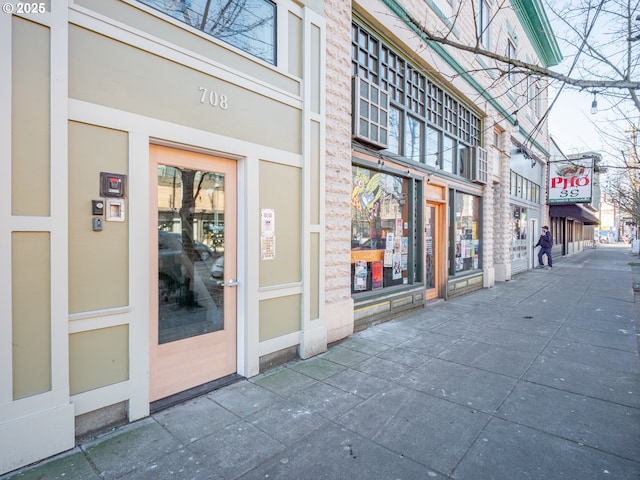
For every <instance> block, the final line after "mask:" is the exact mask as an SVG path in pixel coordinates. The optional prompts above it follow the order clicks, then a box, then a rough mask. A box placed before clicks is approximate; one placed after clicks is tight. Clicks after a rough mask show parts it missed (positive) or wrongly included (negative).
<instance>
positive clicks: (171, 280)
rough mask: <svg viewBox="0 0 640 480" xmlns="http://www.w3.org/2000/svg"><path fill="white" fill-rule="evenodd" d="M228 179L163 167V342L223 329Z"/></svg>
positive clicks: (160, 253) (160, 260) (160, 230)
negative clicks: (223, 276)
mask: <svg viewBox="0 0 640 480" xmlns="http://www.w3.org/2000/svg"><path fill="white" fill-rule="evenodd" d="M223 253H224V175H223V174H219V173H214V172H203V171H197V170H189V169H184V168H176V167H171V166H168V165H159V166H158V332H159V336H158V342H159V343H160V344H162V343H167V342H173V341H176V340H181V339H184V338H189V337H193V336H196V335H203V334H206V333H210V332H215V331H217V330H222V329H223V328H224V316H223V307H224V305H223V292H222V289H223V287H222V286H221V283H222V268H224V263H223V262H224V260H223V258H224V257H223Z"/></svg>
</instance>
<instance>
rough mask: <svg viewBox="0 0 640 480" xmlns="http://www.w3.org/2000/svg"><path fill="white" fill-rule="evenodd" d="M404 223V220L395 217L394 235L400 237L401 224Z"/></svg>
mask: <svg viewBox="0 0 640 480" xmlns="http://www.w3.org/2000/svg"><path fill="white" fill-rule="evenodd" d="M403 225H404V222H403V221H402V218H396V236H397V237H401V236H402V226H403Z"/></svg>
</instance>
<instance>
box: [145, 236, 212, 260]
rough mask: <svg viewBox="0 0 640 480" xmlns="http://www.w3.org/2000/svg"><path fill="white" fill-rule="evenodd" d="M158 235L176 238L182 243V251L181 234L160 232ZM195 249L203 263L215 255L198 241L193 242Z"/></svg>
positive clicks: (209, 248)
mask: <svg viewBox="0 0 640 480" xmlns="http://www.w3.org/2000/svg"><path fill="white" fill-rule="evenodd" d="M158 234H159V235H162V236H170V237H173V238H175V240H176V241H178V242H179V243H180V249H182V235H181V234H180V233H176V232H164V231H159V232H158ZM193 247H194V249H195V251H196V253H197V254H198V257H199V258H200V260H202V261H203V262H204V261H205V260H208V259H209V258H211V256H212V255H213V249H212V248H211V247H208V246H207V245H205V244H204V243H202V242H198V241H197V240H195V241H194V242H193Z"/></svg>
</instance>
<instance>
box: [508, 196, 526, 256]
mask: <svg viewBox="0 0 640 480" xmlns="http://www.w3.org/2000/svg"><path fill="white" fill-rule="evenodd" d="M528 222H529V220H528V216H527V208H526V207H520V206H518V205H511V246H510V247H509V250H510V253H511V261H512V262H514V261H516V260H522V259H526V258H527V237H528V236H529V235H528V232H527V230H528V229H527V224H528Z"/></svg>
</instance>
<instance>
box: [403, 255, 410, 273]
mask: <svg viewBox="0 0 640 480" xmlns="http://www.w3.org/2000/svg"><path fill="white" fill-rule="evenodd" d="M408 260H409V255H405V254H404V253H403V254H402V271H403V272H405V271H407V269H408V265H409V262H408Z"/></svg>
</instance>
